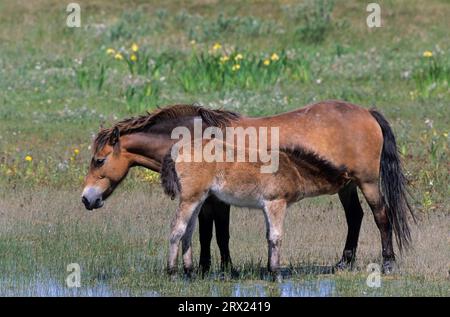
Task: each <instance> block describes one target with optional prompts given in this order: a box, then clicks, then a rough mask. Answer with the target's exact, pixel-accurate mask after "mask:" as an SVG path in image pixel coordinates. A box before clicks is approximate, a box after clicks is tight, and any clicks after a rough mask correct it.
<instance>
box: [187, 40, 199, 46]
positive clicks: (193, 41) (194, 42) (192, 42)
mask: <svg viewBox="0 0 450 317" xmlns="http://www.w3.org/2000/svg"><path fill="white" fill-rule="evenodd" d="M189 43H191V45H195V44H196V43H197V42H196V41H195V40H192V41H190V42H189Z"/></svg>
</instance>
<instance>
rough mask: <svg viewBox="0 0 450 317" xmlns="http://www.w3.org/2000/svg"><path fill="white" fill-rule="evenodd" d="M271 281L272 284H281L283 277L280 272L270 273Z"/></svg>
mask: <svg viewBox="0 0 450 317" xmlns="http://www.w3.org/2000/svg"><path fill="white" fill-rule="evenodd" d="M269 273H270V279H271V280H272V282H274V283H281V282H283V275H282V274H281V271H280V270H277V271H272V272H270V271H269Z"/></svg>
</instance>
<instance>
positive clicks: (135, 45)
mask: <svg viewBox="0 0 450 317" xmlns="http://www.w3.org/2000/svg"><path fill="white" fill-rule="evenodd" d="M131 50H132V51H133V52H135V53H136V52H137V51H138V50H139V46H138V45H137V44H136V43H133V44H132V45H131Z"/></svg>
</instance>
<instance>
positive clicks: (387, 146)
mask: <svg viewBox="0 0 450 317" xmlns="http://www.w3.org/2000/svg"><path fill="white" fill-rule="evenodd" d="M370 113H371V114H372V116H373V117H374V118H375V120H377V122H378V124H379V125H380V127H381V131H382V132H383V139H384V141H383V150H382V152H381V162H380V188H381V193H382V195H383V199H384V203H385V206H386V209H387V215H388V218H389V222H390V224H391V226H392V228H393V230H394V233H395V239H396V240H397V245H398V248H399V250H400V252H402V249H403V248H405V249H407V248H408V247H409V246H410V244H411V232H410V230H409V225H408V219H407V218H408V213H409V214H411V216H412V218H413V220H414V221H416V218H415V216H414V212H413V210H412V208H411V205H410V204H409V202H408V197H407V195H408V191H407V180H406V177H405V175H404V174H403V171H402V165H401V162H400V156H399V153H398V150H397V144H396V141H395V137H394V133H393V132H392V129H391V126H390V125H389V123H388V122H387V120H386V119H385V117H384V116H383V115H382V114H381V113H380V112H378V111H377V110H375V109H371V110H370Z"/></svg>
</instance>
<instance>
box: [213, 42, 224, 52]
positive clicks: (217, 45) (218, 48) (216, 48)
mask: <svg viewBox="0 0 450 317" xmlns="http://www.w3.org/2000/svg"><path fill="white" fill-rule="evenodd" d="M221 48H222V45H220V43H214V45H213V47H212V50H213V51H217V50H220V49H221Z"/></svg>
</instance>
